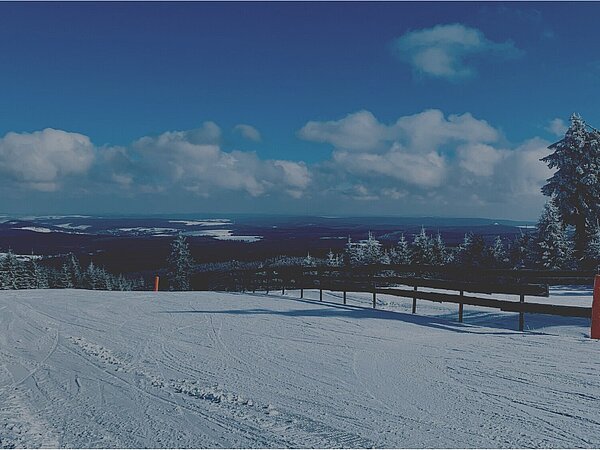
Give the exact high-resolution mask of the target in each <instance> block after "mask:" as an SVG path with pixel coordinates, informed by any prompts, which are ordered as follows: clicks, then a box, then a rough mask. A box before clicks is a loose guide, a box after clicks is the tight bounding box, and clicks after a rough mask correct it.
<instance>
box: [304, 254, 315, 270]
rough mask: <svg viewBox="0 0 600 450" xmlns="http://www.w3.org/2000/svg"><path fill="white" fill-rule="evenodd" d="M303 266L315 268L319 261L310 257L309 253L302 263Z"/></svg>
mask: <svg viewBox="0 0 600 450" xmlns="http://www.w3.org/2000/svg"><path fill="white" fill-rule="evenodd" d="M302 265H303V266H304V267H315V266H316V265H317V261H316V260H315V258H313V257H312V256H310V252H307V253H306V257H305V258H304V260H303V261H302Z"/></svg>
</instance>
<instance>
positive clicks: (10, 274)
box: [0, 249, 27, 289]
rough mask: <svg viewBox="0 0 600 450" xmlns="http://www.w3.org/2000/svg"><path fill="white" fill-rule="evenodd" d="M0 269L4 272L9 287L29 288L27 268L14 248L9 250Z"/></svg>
mask: <svg viewBox="0 0 600 450" xmlns="http://www.w3.org/2000/svg"><path fill="white" fill-rule="evenodd" d="M0 270H1V271H2V272H4V275H5V280H6V281H5V283H6V286H7V289H27V277H26V273H25V268H24V267H23V263H22V262H21V261H19V259H18V258H17V257H16V256H15V254H14V253H13V252H12V250H10V249H9V250H8V253H7V254H6V256H5V257H4V260H3V261H2V268H1V269H0Z"/></svg>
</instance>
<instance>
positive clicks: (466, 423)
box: [0, 290, 600, 448]
mask: <svg viewBox="0 0 600 450" xmlns="http://www.w3.org/2000/svg"><path fill="white" fill-rule="evenodd" d="M297 294H298V292H296V291H290V292H288V295H286V296H279V295H273V294H272V295H270V296H266V295H263V294H261V293H256V294H228V293H212V292H192V293H159V294H155V293H148V292H135V293H123V292H92V291H78V290H45V291H3V292H0V404H2V408H1V409H0V447H2V448H14V447H57V446H60V447H97V448H101V447H171V448H172V447H176V448H181V447H234V448H236V447H237V448H239V447H268V448H269V447H271V448H272V447H309V448H314V447H335V448H339V447H345V448H348V447H351V448H365V447H497V448H500V447H588V448H590V447H596V448H597V447H599V446H600V418H598V415H597V406H598V404H599V403H600V376H599V372H600V343H599V342H596V341H592V340H590V339H586V338H585V337H584V336H585V334H586V333H587V332H588V330H586V329H585V328H584V327H582V321H581V320H579V319H573V321H572V322H568V321H567V322H566V321H565V320H562V319H563V318H558V319H557V320H558V321H557V322H556V323H541V322H540V320H542V319H540V318H539V317H538V318H536V319H535V320H534V319H531V323H532V324H534V325H535V324H537V325H539V328H540V329H543V330H546V331H548V330H550V332H555V331H556V330H558V331H557V332H555V333H554V334H546V333H539V332H537V333H519V332H515V331H514V329H509V328H508V327H503V326H502V325H503V324H504V322H503V321H504V320H509V321H515V318H516V315H514V314H510V313H499V314H496V313H495V312H493V311H491V310H485V309H481V308H469V309H468V310H467V308H465V321H467V322H468V321H469V319H472V320H473V321H474V322H476V323H477V324H478V325H473V324H458V323H457V322H455V321H454V320H452V315H453V314H454V312H453V309H452V307H448V306H447V305H446V306H445V307H442V306H440V305H438V304H429V303H428V302H419V306H418V312H420V314H419V315H411V314H405V313H402V312H403V311H409V310H410V303H411V301H410V299H408V300H406V301H405V302H403V301H402V300H399V299H397V298H392V297H388V296H380V304H381V305H386V306H390V305H391V306H393V307H394V308H395V309H397V310H399V311H400V313H396V314H393V313H390V312H385V311H373V310H370V309H368V308H362V307H360V306H365V305H368V304H369V302H370V296H369V294H364V295H363V294H349V295H348V303H349V305H348V306H343V305H340V303H341V301H340V300H341V299H340V295H339V294H338V293H329V292H325V296H324V300H325V302H323V303H321V302H319V301H316V300H310V299H308V298H312V299H317V298H318V293H317V292H315V291H308V290H307V291H305V296H306V297H308V298H306V299H304V300H300V299H298V298H297ZM353 305H354V306H353ZM357 306H358V307H357ZM455 306H456V305H454V307H455ZM443 308H446V309H443ZM448 308H450V309H448ZM490 311H491V312H490ZM530 317H531V316H530V315H527V319H526V320H529V319H530ZM541 317H542V318H543V317H544V316H541ZM486 320H487V321H488V323H491V324H500V326H499V327H488V326H483V325H482V324H485V321H486ZM549 320H553V319H549ZM569 320H571V319H569ZM515 324H516V321H515ZM537 325H536V326H537ZM532 326H533V325H532Z"/></svg>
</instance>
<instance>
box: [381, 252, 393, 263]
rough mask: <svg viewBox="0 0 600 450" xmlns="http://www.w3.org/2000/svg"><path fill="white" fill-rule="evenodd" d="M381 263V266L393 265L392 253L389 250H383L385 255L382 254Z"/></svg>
mask: <svg viewBox="0 0 600 450" xmlns="http://www.w3.org/2000/svg"><path fill="white" fill-rule="evenodd" d="M379 262H380V263H381V264H391V263H392V258H391V256H390V252H388V250H387V249H385V250H383V253H382V254H381V256H380V258H379Z"/></svg>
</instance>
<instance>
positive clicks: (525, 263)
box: [510, 231, 535, 269]
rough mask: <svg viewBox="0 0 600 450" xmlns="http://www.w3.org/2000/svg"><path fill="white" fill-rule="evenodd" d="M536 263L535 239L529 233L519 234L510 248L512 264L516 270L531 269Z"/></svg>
mask: <svg viewBox="0 0 600 450" xmlns="http://www.w3.org/2000/svg"><path fill="white" fill-rule="evenodd" d="M534 261H535V239H533V237H532V235H531V234H529V233H523V232H522V231H521V234H519V235H518V236H517V237H516V238H515V240H514V241H513V242H512V245H511V248H510V264H511V265H512V267H513V268H514V269H524V268H527V267H531V266H532V265H533V263H534Z"/></svg>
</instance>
